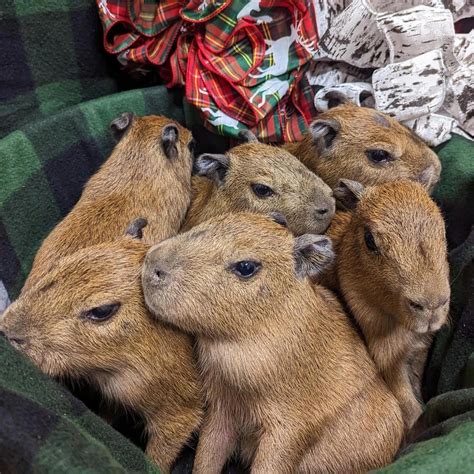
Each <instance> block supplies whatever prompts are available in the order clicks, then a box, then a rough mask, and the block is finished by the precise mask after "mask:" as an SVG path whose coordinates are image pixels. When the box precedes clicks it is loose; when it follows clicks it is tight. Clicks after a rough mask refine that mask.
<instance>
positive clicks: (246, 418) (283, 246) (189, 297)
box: [143, 213, 403, 474]
mask: <svg viewBox="0 0 474 474" xmlns="http://www.w3.org/2000/svg"><path fill="white" fill-rule="evenodd" d="M332 256H333V254H332V250H331V248H330V241H329V239H327V238H326V237H324V236H314V235H313V236H311V235H308V234H306V235H304V236H301V237H297V238H293V236H292V235H291V234H290V232H289V231H288V230H287V229H285V228H284V227H283V226H281V225H279V224H277V223H276V222H273V221H271V220H270V219H268V218H266V217H264V216H258V215H255V214H242V213H238V214H234V215H228V216H221V217H219V218H214V219H213V220H212V221H208V222H206V223H204V224H201V225H199V226H197V227H195V228H193V229H192V230H190V231H189V232H187V233H184V234H180V235H178V236H176V237H173V238H171V239H169V240H166V241H164V242H162V243H161V244H159V245H157V246H155V247H153V248H152V249H151V250H150V251H149V253H148V255H147V257H146V259H145V264H144V269H143V288H144V295H145V301H146V302H147V305H148V307H149V308H150V309H151V311H152V312H153V313H154V314H155V315H156V316H157V317H158V318H160V319H163V320H165V321H166V322H169V323H171V324H172V325H175V326H176V327H178V328H180V329H182V330H184V331H186V332H188V333H190V334H192V335H194V336H196V337H197V352H198V363H199V366H200V369H201V371H202V380H203V383H204V388H205V391H206V394H207V407H208V410H207V414H206V415H205V421H204V424H203V429H202V431H201V434H200V439H199V444H198V448H197V454H196V459H195V464H194V472H195V473H198V474H200V473H205V474H213V473H215V474H217V473H220V472H221V470H222V467H223V465H224V463H225V462H226V460H227V458H228V457H229V456H230V455H231V454H232V452H234V451H235V450H237V447H238V445H240V454H241V456H242V458H243V459H244V460H245V461H247V462H249V463H251V465H252V473H262V474H263V473H264V474H268V473H272V474H278V473H292V472H300V473H309V472H311V473H316V472H321V473H323V472H324V473H340V472H366V471H368V470H370V469H373V468H376V467H379V466H382V465H384V464H386V463H389V462H390V461H391V460H392V458H393V456H394V454H395V452H396V451H397V448H398V446H399V443H400V440H401V436H402V430H403V423H402V418H401V413H400V409H399V406H398V404H397V402H396V400H395V398H394V397H393V395H392V394H391V393H390V391H389V390H388V388H387V387H386V385H385V384H384V382H383V381H382V379H381V378H380V376H379V375H378V374H377V372H376V369H375V366H374V363H373V361H372V360H371V359H370V357H369V355H368V353H367V350H366V348H365V347H364V344H363V342H362V340H361V339H360V338H359V336H358V335H357V333H356V332H355V330H354V329H353V328H352V325H351V324H350V322H349V320H348V318H347V316H346V315H345V314H344V312H343V310H342V308H341V306H340V305H339V303H338V302H337V300H336V298H335V297H334V296H333V295H332V294H331V292H330V291H328V290H326V289H324V288H322V287H314V289H313V287H312V285H311V284H310V281H309V280H308V278H307V277H306V276H307V275H308V274H309V275H312V274H313V273H314V272H316V271H321V270H322V268H323V267H324V265H325V264H326V263H325V261H326V262H327V261H330V259H331V257H332ZM242 260H251V261H257V262H260V264H261V268H260V270H259V271H258V272H257V273H256V274H255V275H254V276H253V277H251V278H248V279H241V278H239V277H238V276H237V275H235V274H234V273H233V271H232V268H234V267H233V266H232V265H233V264H235V262H239V261H242ZM305 274H306V275H305ZM298 275H299V276H298Z"/></svg>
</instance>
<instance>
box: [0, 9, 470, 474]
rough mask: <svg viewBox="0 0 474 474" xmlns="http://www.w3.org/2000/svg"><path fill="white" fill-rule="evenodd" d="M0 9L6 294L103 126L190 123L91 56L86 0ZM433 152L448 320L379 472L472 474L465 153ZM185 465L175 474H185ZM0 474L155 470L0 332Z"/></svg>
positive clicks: (62, 210)
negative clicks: (423, 404) (403, 430)
mask: <svg viewBox="0 0 474 474" xmlns="http://www.w3.org/2000/svg"><path fill="white" fill-rule="evenodd" d="M0 3H1V5H0V71H1V73H0V117H1V120H0V136H3V138H2V139H0V281H1V282H2V283H3V284H4V285H5V287H6V289H7V290H8V294H9V296H10V298H12V299H13V298H15V297H16V296H17V295H18V293H19V290H20V288H21V285H22V284H23V281H24V280H25V278H26V275H27V274H28V271H29V269H30V267H31V263H32V260H33V257H34V254H35V252H36V250H37V249H38V247H39V245H40V243H41V241H42V240H43V239H44V237H45V236H46V235H47V234H48V233H49V231H50V230H51V229H52V228H53V227H54V225H55V224H56V223H57V222H58V221H59V220H60V219H61V218H62V217H63V216H64V215H65V214H66V213H67V212H68V211H69V210H70V209H71V207H72V206H73V205H74V204H75V202H76V201H77V200H78V198H79V196H80V194H81V191H82V187H83V185H84V183H85V182H86V181H87V179H88V178H89V177H90V175H91V174H92V173H94V171H95V170H96V169H97V168H98V167H99V166H100V164H101V163H102V162H103V161H104V160H105V158H106V157H107V156H108V154H109V153H110V151H111V149H112V147H113V141H112V138H111V136H110V134H109V133H108V130H107V128H108V124H109V123H110V121H111V120H112V119H113V118H115V117H116V116H118V115H119V114H120V113H121V112H123V111H131V112H135V113H136V114H139V115H143V114H149V113H153V114H163V115H167V116H169V117H172V118H174V119H176V120H178V121H181V122H186V123H187V124H188V125H189V124H190V123H191V122H194V121H195V114H193V111H192V110H190V109H189V108H186V107H184V109H183V107H182V98H181V95H180V94H179V93H178V94H175V93H171V92H169V91H167V90H165V89H164V88H162V87H159V86H155V87H149V88H146V89H135V90H128V91H123V90H124V89H127V88H129V86H130V83H125V82H124V80H123V77H124V76H121V75H119V74H118V71H117V69H115V66H114V65H111V64H109V63H108V61H109V59H108V58H107V57H106V55H105V54H104V53H103V52H102V47H101V30H100V25H99V21H98V17H97V11H96V6H95V2H94V1H93V0H69V1H66V0H42V1H39V0H38V1H30V0H3V2H0ZM120 91H122V92H120ZM206 133H208V132H206ZM219 141H220V138H214V137H211V138H210V137H209V135H201V143H200V147H201V151H217V150H216V147H220V146H221V145H222V144H221V143H219ZM438 153H439V155H440V158H441V160H442V163H443V173H442V177H441V184H440V185H439V186H438V188H437V190H436V193H435V198H436V200H437V201H438V202H439V204H440V206H441V207H442V209H443V212H444V214H445V217H446V221H447V233H448V240H449V246H450V264H451V282H452V306H451V318H452V324H451V326H450V327H449V328H445V329H443V330H442V331H441V332H440V334H439V335H438V337H437V338H436V341H435V344H434V346H433V351H432V354H431V357H430V362H429V365H428V369H427V373H426V377H425V378H426V380H425V384H424V392H425V395H426V398H427V399H430V401H429V403H428V407H427V410H426V413H425V415H424V416H423V419H422V423H421V424H420V426H419V429H418V432H417V435H416V437H415V441H416V443H414V444H412V445H410V446H409V447H408V448H407V449H406V450H405V451H404V452H403V454H402V456H401V457H400V458H399V459H398V460H397V461H396V462H395V463H394V464H392V465H391V466H388V467H387V468H385V469H383V470H381V471H380V472H387V473H402V472H403V473H407V472H408V473H410V472H413V473H416V474H419V473H422V474H423V473H426V474H434V473H438V472H439V473H441V472H449V473H464V472H472V471H474V355H473V354H474V271H473V270H474V265H473V254H474V232H473V230H472V227H473V223H474V215H473V214H474V206H473V202H474V147H473V144H472V142H469V141H467V140H465V139H463V138H461V137H459V136H456V137H455V138H453V139H452V140H451V141H449V142H448V143H446V144H444V145H442V146H441V147H439V148H438ZM189 463H190V462H189V459H188V460H187V461H185V462H182V463H181V464H180V466H181V467H180V468H179V469H180V470H179V472H182V473H184V472H190V467H189ZM4 472H5V473H10V472H15V473H16V472H58V473H62V472H68V473H69V472H117V473H118V472H157V470H156V468H155V467H154V466H153V464H152V463H151V462H150V461H149V460H148V459H147V458H146V456H145V455H143V453H142V452H141V451H140V450H139V449H138V448H136V447H135V446H134V445H133V444H131V443H130V442H129V441H128V440H126V439H125V438H124V437H122V436H121V435H120V434H119V433H118V432H116V431H115V430H113V429H112V428H110V427H109V426H108V425H107V424H105V423H104V422H103V421H102V420H101V419H99V418H97V417H96V416H95V415H93V413H92V412H90V411H89V410H88V409H87V408H86V407H85V406H84V405H83V404H82V403H81V402H79V401H78V400H76V399H74V398H73V397H72V396H71V395H70V394H69V392H67V391H66V390H65V389H63V388H62V387H60V386H59V385H58V384H56V383H55V382H53V381H52V380H49V379H48V378H47V377H45V376H44V375H42V374H40V373H39V372H38V371H37V370H36V369H35V368H34V367H33V366H32V365H31V364H30V363H29V362H28V361H27V360H26V359H25V358H23V357H22V356H21V355H19V354H18V353H17V352H16V351H14V350H13V349H12V348H11V347H10V346H9V345H8V344H7V343H6V341H5V340H4V339H3V338H1V337H0V473H4Z"/></svg>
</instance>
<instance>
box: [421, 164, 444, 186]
mask: <svg viewBox="0 0 474 474" xmlns="http://www.w3.org/2000/svg"><path fill="white" fill-rule="evenodd" d="M438 180H439V173H438V171H437V170H436V168H435V166H434V165H429V166H427V167H426V168H425V169H424V170H423V171H422V172H421V173H420V175H419V176H418V179H417V181H418V182H420V183H421V184H422V185H423V187H424V188H426V189H427V190H428V191H431V190H432V189H433V187H434V185H435V184H436V183H437V182H438Z"/></svg>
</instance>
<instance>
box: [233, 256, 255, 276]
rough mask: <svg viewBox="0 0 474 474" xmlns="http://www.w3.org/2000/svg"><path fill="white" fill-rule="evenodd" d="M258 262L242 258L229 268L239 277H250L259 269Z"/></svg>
mask: <svg viewBox="0 0 474 474" xmlns="http://www.w3.org/2000/svg"><path fill="white" fill-rule="evenodd" d="M260 267H261V265H260V263H258V262H254V261H252V260H242V261H241V262H237V263H234V264H233V265H232V267H231V270H232V271H233V272H234V273H235V274H236V275H237V276H238V277H239V278H244V279H245V278H250V277H252V276H253V275H255V274H256V273H257V272H258V271H259V270H260Z"/></svg>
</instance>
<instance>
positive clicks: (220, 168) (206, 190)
mask: <svg viewBox="0 0 474 474" xmlns="http://www.w3.org/2000/svg"><path fill="white" fill-rule="evenodd" d="M194 172H195V173H196V174H197V175H198V176H193V179H192V188H193V192H192V195H193V198H192V202H191V206H190V208H189V212H188V214H187V216H186V221H185V223H184V225H183V228H182V229H181V231H186V230H189V229H190V228H191V227H194V226H195V225H197V224H200V223H201V222H204V221H206V220H208V219H210V218H211V217H214V216H219V215H223V214H228V213H231V212H244V211H245V212H254V213H257V214H268V213H270V212H279V213H281V214H283V215H284V216H285V217H286V219H287V221H288V227H289V229H290V230H291V231H292V232H294V233H295V234H297V235H301V234H304V233H316V234H320V233H322V232H324V231H325V230H326V229H327V227H328V226H329V224H330V222H331V219H332V216H333V215H334V210H335V201H334V198H333V195H332V191H331V189H330V188H329V186H327V185H326V184H325V183H324V182H323V181H322V180H321V179H320V178H318V177H317V176H316V175H315V174H314V173H312V172H311V171H309V170H308V169H307V168H306V167H305V166H303V165H302V164H301V163H300V162H299V161H298V160H297V159H296V158H295V157H294V156H292V155H291V154H290V153H288V152H286V151H284V150H282V149H281V148H277V147H274V146H270V145H265V144H263V143H258V142H256V141H251V142H249V143H246V144H242V145H239V146H237V147H235V148H232V149H231V150H230V151H229V152H227V153H226V154H225V155H212V154H204V155H201V156H199V157H197V158H196V160H195V163H194ZM201 176H205V177H201ZM256 185H257V187H256ZM261 185H264V186H266V187H268V188H270V190H271V192H269V194H268V195H262V196H259V195H258V194H257V192H258V191H259V188H258V186H260V187H261ZM263 189H264V190H265V188H263ZM267 191H268V190H267Z"/></svg>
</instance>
